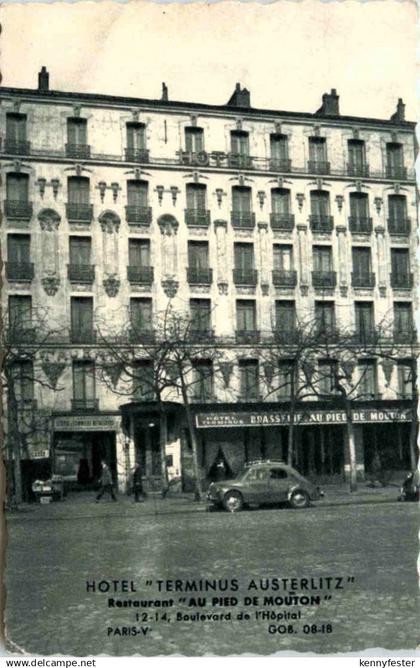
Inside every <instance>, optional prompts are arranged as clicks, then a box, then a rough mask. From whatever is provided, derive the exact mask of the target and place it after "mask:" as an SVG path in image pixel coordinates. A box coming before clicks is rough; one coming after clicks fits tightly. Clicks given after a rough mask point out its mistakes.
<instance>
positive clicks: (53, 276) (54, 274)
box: [38, 209, 61, 296]
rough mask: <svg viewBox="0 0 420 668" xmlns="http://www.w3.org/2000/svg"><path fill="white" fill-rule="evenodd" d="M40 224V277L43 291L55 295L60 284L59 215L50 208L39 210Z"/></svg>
mask: <svg viewBox="0 0 420 668" xmlns="http://www.w3.org/2000/svg"><path fill="white" fill-rule="evenodd" d="M38 220H39V224H40V226H41V230H42V235H41V257H42V268H43V277H42V279H41V282H42V285H43V287H44V290H45V292H46V293H47V295H49V296H53V295H55V293H56V292H57V290H58V287H59V285H60V275H59V272H60V267H59V247H58V228H59V225H60V220H61V218H60V216H59V215H58V214H57V213H56V212H55V211H53V210H52V209H46V210H44V211H41V212H40V214H39V216H38Z"/></svg>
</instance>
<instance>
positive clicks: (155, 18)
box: [0, 0, 417, 120]
mask: <svg viewBox="0 0 420 668" xmlns="http://www.w3.org/2000/svg"><path fill="white" fill-rule="evenodd" d="M0 19H1V23H2V27H3V33H2V40H1V56H0V57H1V72H2V77H3V79H2V85H3V86H16V87H28V88H35V87H36V85H37V72H38V71H39V69H40V67H41V66H42V65H46V66H47V68H48V70H49V71H50V86H51V88H53V89H56V90H67V91H77V92H96V93H109V94H114V95H128V96H133V97H145V98H152V99H156V98H159V97H160V95H161V83H162V82H163V81H165V82H166V84H167V85H168V88H169V98H170V99H172V100H183V101H191V102H207V103H211V104H224V103H226V102H227V101H228V99H229V97H230V95H231V93H232V92H233V89H234V87H235V83H236V82H240V83H241V84H242V85H244V86H246V87H247V88H248V89H249V90H250V91H251V104H252V106H253V107H258V108H267V109H279V110H290V111H306V112H314V111H316V110H317V109H318V107H319V106H320V103H321V97H322V94H323V93H324V92H327V91H329V90H330V89H331V88H336V89H337V92H338V94H339V95H340V111H341V113H342V114H346V115H356V116H369V117H374V118H389V116H390V115H391V114H392V113H393V112H394V110H395V106H396V102H397V99H398V98H399V97H402V98H403V99H404V102H405V103H406V116H407V118H408V119H409V120H415V119H416V115H417V109H416V90H415V76H416V71H415V51H416V7H415V4H414V2H411V1H408V0H407V1H405V0H401V1H398V0H369V1H368V2H354V1H353V0H341V1H339V0H335V1H333V2H322V1H320V0H302V1H300V2H299V1H292V0H279V1H278V2H274V3H272V4H258V3H254V2H249V3H238V2H230V1H228V2H220V3H216V4H204V3H200V4H199V3H193V4H175V3H170V4H164V5H162V4H155V3H152V2H129V3H111V2H105V1H103V2H84V1H80V2H74V3H59V2H54V3H43V2H39V3H33V4H30V3H13V4H8V3H5V4H3V5H2V7H1V9H0Z"/></svg>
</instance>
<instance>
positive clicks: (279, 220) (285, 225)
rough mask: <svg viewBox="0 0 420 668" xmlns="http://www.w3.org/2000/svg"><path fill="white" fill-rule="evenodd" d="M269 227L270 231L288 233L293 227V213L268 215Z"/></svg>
mask: <svg viewBox="0 0 420 668" xmlns="http://www.w3.org/2000/svg"><path fill="white" fill-rule="evenodd" d="M270 225H271V229H272V230H285V231H287V232H290V231H291V230H293V228H294V226H295V217H294V215H293V213H270Z"/></svg>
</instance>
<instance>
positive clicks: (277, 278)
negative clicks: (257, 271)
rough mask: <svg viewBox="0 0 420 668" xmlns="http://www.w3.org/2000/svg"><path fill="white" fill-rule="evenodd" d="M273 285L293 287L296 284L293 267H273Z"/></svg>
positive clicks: (295, 273) (295, 274)
mask: <svg viewBox="0 0 420 668" xmlns="http://www.w3.org/2000/svg"><path fill="white" fill-rule="evenodd" d="M273 285H275V286H277V287H280V288H294V287H296V285H297V272H296V270H295V269H289V270H286V269H273Z"/></svg>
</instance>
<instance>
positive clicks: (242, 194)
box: [232, 186, 252, 213]
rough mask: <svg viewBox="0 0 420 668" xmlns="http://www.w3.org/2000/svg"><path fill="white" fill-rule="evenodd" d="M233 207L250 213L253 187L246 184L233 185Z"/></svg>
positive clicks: (239, 211) (238, 211)
mask: <svg viewBox="0 0 420 668" xmlns="http://www.w3.org/2000/svg"><path fill="white" fill-rule="evenodd" d="M232 208H233V211H234V212H237V213H250V211H251V208H252V206H251V188H247V187H246V186H233V188H232Z"/></svg>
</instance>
